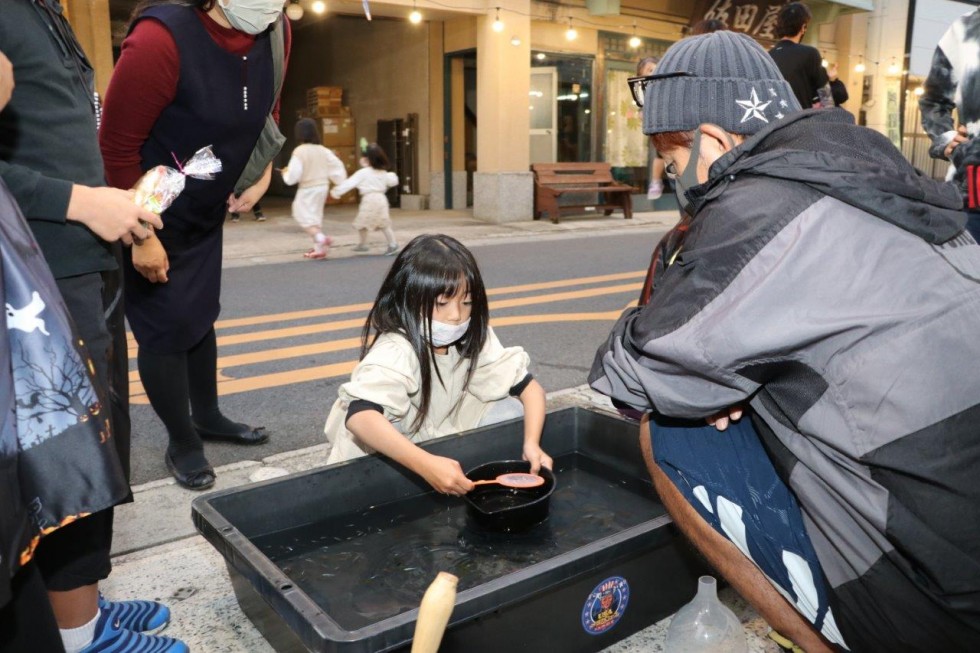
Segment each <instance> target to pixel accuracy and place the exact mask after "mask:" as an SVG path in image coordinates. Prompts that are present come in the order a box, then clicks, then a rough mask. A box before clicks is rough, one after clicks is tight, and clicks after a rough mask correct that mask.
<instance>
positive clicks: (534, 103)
mask: <svg viewBox="0 0 980 653" xmlns="http://www.w3.org/2000/svg"><path fill="white" fill-rule="evenodd" d="M557 96H558V70H557V69H556V68H554V67H551V66H541V67H537V68H532V69H531V93H530V97H529V98H528V100H529V102H528V105H529V109H530V111H531V163H555V162H556V161H557V160H558V111H557V110H556V108H557V107H556V106H555V104H556V97H557Z"/></svg>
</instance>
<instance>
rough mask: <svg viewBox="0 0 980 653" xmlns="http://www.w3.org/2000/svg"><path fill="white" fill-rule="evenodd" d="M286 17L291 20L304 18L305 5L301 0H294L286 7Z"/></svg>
mask: <svg viewBox="0 0 980 653" xmlns="http://www.w3.org/2000/svg"><path fill="white" fill-rule="evenodd" d="M286 17H287V18H289V20H299V19H301V18H302V17H303V5H301V4H300V3H299V0H293V1H292V2H290V3H289V4H288V5H287V6H286Z"/></svg>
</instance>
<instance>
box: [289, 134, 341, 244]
mask: <svg viewBox="0 0 980 653" xmlns="http://www.w3.org/2000/svg"><path fill="white" fill-rule="evenodd" d="M295 133H296V140H297V141H299V142H300V145H297V146H296V149H295V150H293V154H292V156H290V157H289V165H288V166H287V167H286V168H285V169H283V171H282V180H283V182H284V183H286V184H287V185H289V186H292V185H294V184H299V188H298V189H297V191H296V198H295V199H294V200H293V219H294V220H296V222H297V223H299V226H301V227H303V229H304V230H305V231H306V233H308V234H310V236H311V237H312V238H313V249H311V250H310V251H308V252H306V253H305V254H303V256H304V257H306V258H309V259H322V258H326V257H327V251H328V250H329V248H330V243H331V239H330V236H327V235H325V234H324V233H323V231H322V229H323V205H324V204H325V203H326V200H327V190H328V189H329V188H330V184H331V183H332V184H334V185H335V186H336V185H337V184H339V183H341V182H343V181H344V180H345V179H347V170H346V169H345V168H344V163H343V161H341V160H340V159H338V158H337V156H336V155H335V154H334V153H333V152H331V151H330V150H328V149H327V148H325V147H324V146H322V145H320V142H319V141H320V138H319V136H318V134H317V131H316V123H315V122H313V121H312V120H310V119H309V118H303V119H302V120H300V121H299V122H297V123H296V131H295Z"/></svg>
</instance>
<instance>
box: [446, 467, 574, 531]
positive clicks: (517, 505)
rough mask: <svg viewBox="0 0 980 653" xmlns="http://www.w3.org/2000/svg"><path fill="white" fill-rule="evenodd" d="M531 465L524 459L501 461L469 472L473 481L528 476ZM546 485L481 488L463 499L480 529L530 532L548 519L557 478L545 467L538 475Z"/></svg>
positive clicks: (493, 485) (483, 486)
mask: <svg viewBox="0 0 980 653" xmlns="http://www.w3.org/2000/svg"><path fill="white" fill-rule="evenodd" d="M530 471H531V463H528V462H526V461H523V460H501V461H496V462H491V463H484V464H483V465H479V466H477V467H474V468H473V469H471V470H470V471H468V472H466V476H467V477H468V478H469V479H470V480H471V481H487V480H492V479H495V478H497V477H498V476H500V475H501V474H512V473H514V472H522V473H525V474H527V473H529V472H530ZM538 474H540V475H541V476H542V477H543V478H544V484H543V485H539V486H538V487H533V488H521V489H518V488H508V487H503V486H501V485H495V484H491V485H478V486H476V487H475V488H474V489H473V490H472V491H471V492H469V493H468V494H467V495H466V496H465V497H464V498H465V499H466V510H467V513H468V514H469V516H470V519H471V520H472V521H473V522H474V523H475V524H476V525H477V526H479V527H480V528H483V529H485V530H488V531H494V532H497V533H517V532H521V531H526V530H528V529H530V528H531V527H532V526H534V525H535V524H539V523H541V522H543V521H544V520H545V519H547V518H548V508H549V503H550V500H551V494H552V493H553V492H554V491H555V476H554V474H552V473H551V470H549V469H546V468H544V467H542V468H541V470H540V471H539V472H538Z"/></svg>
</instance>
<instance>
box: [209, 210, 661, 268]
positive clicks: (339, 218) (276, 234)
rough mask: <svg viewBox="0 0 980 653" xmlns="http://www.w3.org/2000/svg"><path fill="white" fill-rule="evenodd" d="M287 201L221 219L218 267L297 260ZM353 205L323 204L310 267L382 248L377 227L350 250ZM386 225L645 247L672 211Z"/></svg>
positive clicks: (418, 215)
mask: <svg viewBox="0 0 980 653" xmlns="http://www.w3.org/2000/svg"><path fill="white" fill-rule="evenodd" d="M289 207H290V202H289V200H288V199H283V198H272V199H268V200H263V202H262V208H263V211H264V213H265V216H266V221H265V222H258V221H256V220H255V217H254V216H253V215H252V214H251V213H245V214H242V215H241V218H240V220H239V221H238V222H232V221H231V220H230V219H228V220H226V221H225V241H224V266H225V267H228V268H230V267H244V266H251V265H261V264H266V263H292V262H295V261H303V260H304V259H303V253H304V252H306V251H308V250H309V249H310V247H311V246H312V241H311V239H310V237H309V236H307V235H306V233H305V232H303V230H302V229H301V228H300V227H299V225H297V224H296V222H295V221H294V220H293V219H292V217H291V215H290V208H289ZM356 213H357V206H356V205H353V204H347V205H337V206H328V207H327V211H326V213H325V216H324V223H323V231H324V233H326V234H328V235H329V236H330V237H331V238H333V246H332V247H331V248H330V254H329V256H328V258H327V259H325V260H320V261H309V263H310V264H311V265H318V264H323V263H324V262H325V261H329V260H330V259H332V258H346V257H349V256H377V255H379V254H381V253H382V252H383V251H384V248H385V242H384V236H382V235H381V232H380V231H376V232H372V233H371V234H369V236H368V238H369V244H370V246H371V250H370V251H369V252H365V253H363V254H362V253H356V252H354V251H353V247H354V245H356V244H357V231H356V230H355V229H354V228H353V227H352V226H351V223H352V222H353V221H354V216H355V215H356ZM391 221H392V228H393V229H394V231H395V235H396V237H397V238H398V243H399V244H400V245H404V244H405V243H407V242H408V241H409V240H411V239H412V238H414V237H415V236H417V235H419V234H423V233H443V234H448V235H450V236H453V237H454V238H457V239H459V240H461V241H463V242H464V243H466V244H477V243H485V242H507V241H508V240H516V239H526V238H529V237H534V238H536V239H542V238H544V239H553V238H577V237H581V236H583V235H585V234H595V235H599V234H611V233H630V232H635V233H637V234H644V233H646V234H649V238H650V241H651V242H650V249H651V251H652V250H653V246H654V245H655V244H656V241H657V239H658V235H657V234H659V233H661V232H663V231H665V230H667V229H669V228H670V227H672V226H673V225H674V224H675V223H676V222H677V211H676V210H674V211H650V212H641V213H634V214H633V218H632V219H631V220H625V219H623V218H622V214H621V213H618V212H617V213H614V214H613V215H610V216H603V215H601V214H600V215H596V214H595V212H592V213H591V214H589V213H586V214H583V215H581V216H568V217H563V218H562V220H561V222H559V223H558V224H552V223H551V221H549V220H533V221H532V220H526V221H523V222H507V223H503V224H493V223H488V222H483V221H481V220H477V219H475V218H474V217H473V215H472V212H471V211H468V210H467V211H403V210H401V209H392V210H391Z"/></svg>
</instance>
